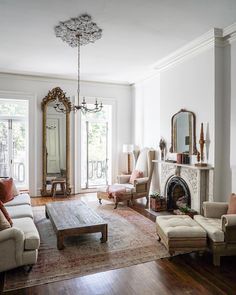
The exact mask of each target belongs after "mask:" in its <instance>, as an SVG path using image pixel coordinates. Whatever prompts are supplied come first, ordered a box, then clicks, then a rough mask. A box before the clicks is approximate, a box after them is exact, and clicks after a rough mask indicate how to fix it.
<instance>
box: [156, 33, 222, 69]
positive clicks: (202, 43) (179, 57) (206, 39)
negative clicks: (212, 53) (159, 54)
mask: <svg viewBox="0 0 236 295" xmlns="http://www.w3.org/2000/svg"><path fill="white" fill-rule="evenodd" d="M222 36H223V33H222V29H218V28H214V29H212V30H210V31H208V32H207V33H205V34H203V35H202V36H200V37H199V38H197V39H195V40H193V41H192V42H190V43H188V44H187V45H185V46H183V47H181V48H180V49H178V50H176V51H175V52H173V53H171V54H170V55H168V56H166V57H165V58H163V59H161V60H159V61H158V62H157V63H155V64H154V65H153V68H154V69H156V70H157V71H162V70H165V69H167V68H169V67H170V66H173V65H176V64H178V63H180V62H182V61H183V60H185V59H186V57H192V56H194V55H196V54H199V53H200V52H202V51H204V50H206V49H208V48H211V47H213V46H214V43H215V40H216V39H218V38H222Z"/></svg>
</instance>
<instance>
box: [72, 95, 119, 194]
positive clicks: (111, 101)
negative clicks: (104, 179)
mask: <svg viewBox="0 0 236 295" xmlns="http://www.w3.org/2000/svg"><path fill="white" fill-rule="evenodd" d="M83 97H85V99H86V101H87V103H91V104H94V101H95V100H96V97H91V96H90V97H88V96H83ZM73 99H74V97H73ZM100 101H101V102H102V103H103V104H104V105H110V106H111V107H112V118H111V120H112V127H111V128H112V135H111V143H112V149H111V163H112V169H111V182H112V183H113V182H114V181H115V178H116V175H117V167H118V157H117V99H115V98H104V97H100V98H99V102H100ZM74 122H75V124H74V126H75V128H74V147H75V148H74V157H75V161H74V163H72V167H73V171H74V190H75V193H81V192H82V190H81V146H80V144H81V112H80V111H79V112H77V113H76V114H75V115H74ZM75 163H76V164H75Z"/></svg>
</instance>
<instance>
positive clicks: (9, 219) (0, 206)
mask: <svg viewBox="0 0 236 295" xmlns="http://www.w3.org/2000/svg"><path fill="white" fill-rule="evenodd" d="M0 211H1V212H2V213H3V215H4V216H5V217H6V220H7V221H8V222H9V223H10V225H11V226H12V224H13V222H12V220H11V217H10V216H9V214H8V212H7V209H6V208H5V206H4V204H3V202H2V201H0Z"/></svg>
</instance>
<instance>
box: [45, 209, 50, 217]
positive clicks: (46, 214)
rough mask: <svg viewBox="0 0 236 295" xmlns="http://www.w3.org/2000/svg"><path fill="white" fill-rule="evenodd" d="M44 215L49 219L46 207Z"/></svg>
mask: <svg viewBox="0 0 236 295" xmlns="http://www.w3.org/2000/svg"><path fill="white" fill-rule="evenodd" d="M45 216H46V218H47V219H49V216H48V212H47V209H46V208H45Z"/></svg>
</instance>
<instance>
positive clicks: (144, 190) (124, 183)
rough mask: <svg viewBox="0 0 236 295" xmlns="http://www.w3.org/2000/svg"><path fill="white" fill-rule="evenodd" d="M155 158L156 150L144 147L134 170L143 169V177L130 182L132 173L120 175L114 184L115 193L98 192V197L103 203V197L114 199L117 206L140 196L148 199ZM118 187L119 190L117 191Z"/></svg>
mask: <svg viewBox="0 0 236 295" xmlns="http://www.w3.org/2000/svg"><path fill="white" fill-rule="evenodd" d="M154 158H155V151H154V150H152V149H148V148H144V149H142V150H141V151H140V152H139V155H138V159H137V161H136V165H135V167H134V170H136V171H142V173H143V177H141V178H137V179H135V180H134V182H133V184H132V183H130V177H131V175H118V176H117V183H116V184H114V185H112V189H113V191H114V193H109V192H107V191H106V192H98V193H97V198H98V199H99V202H100V203H101V200H102V199H106V200H112V201H114V202H115V208H116V207H117V205H118V203H119V202H122V201H128V202H129V201H131V202H132V200H134V199H138V198H143V197H146V198H147V200H148V195H149V190H150V184H151V179H152V173H153V162H152V160H154ZM116 188H117V191H116Z"/></svg>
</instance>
